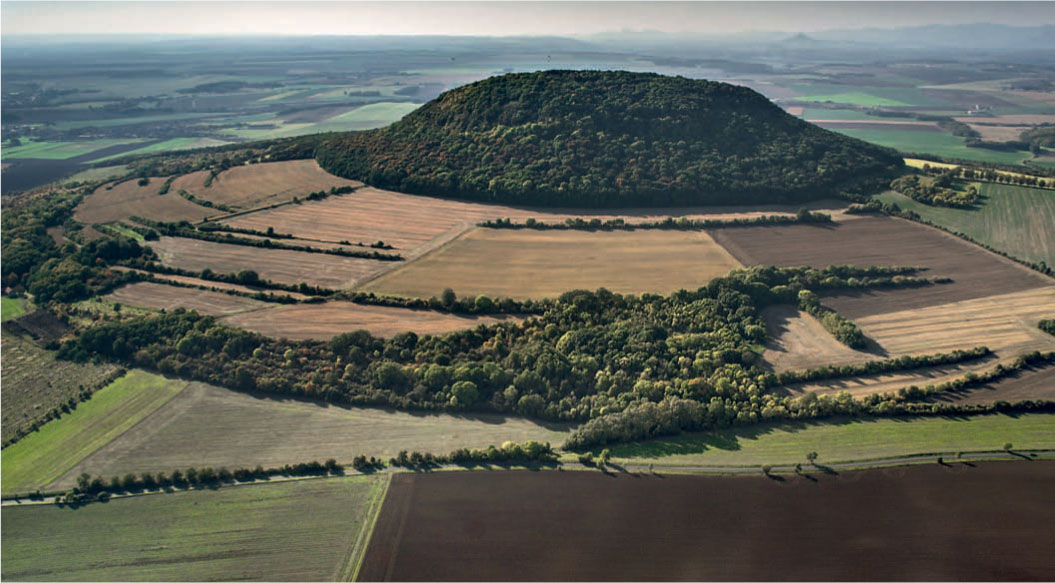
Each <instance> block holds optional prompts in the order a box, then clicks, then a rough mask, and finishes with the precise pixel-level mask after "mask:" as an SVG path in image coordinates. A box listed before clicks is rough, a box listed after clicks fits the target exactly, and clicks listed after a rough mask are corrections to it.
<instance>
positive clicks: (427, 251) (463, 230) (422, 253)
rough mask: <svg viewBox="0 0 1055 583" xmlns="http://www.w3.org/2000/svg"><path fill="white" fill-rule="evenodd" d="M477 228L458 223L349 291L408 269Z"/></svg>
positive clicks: (468, 223) (361, 281)
mask: <svg viewBox="0 0 1055 583" xmlns="http://www.w3.org/2000/svg"><path fill="white" fill-rule="evenodd" d="M476 228H477V227H476V225H475V224H474V223H472V222H470V221H465V222H463V223H458V224H457V225H454V226H453V227H451V228H450V229H447V230H446V231H444V232H443V233H441V234H440V235H438V236H436V237H435V238H433V239H432V240H431V241H429V242H428V243H426V244H424V245H422V246H421V247H418V248H417V249H415V250H414V251H413V252H408V253H407V254H406V255H404V256H403V259H404V260H403V261H388V262H385V263H392V264H393V265H389V266H386V268H382V269H381V270H379V271H377V272H376V273H373V274H370V275H368V276H366V277H364V278H362V279H360V280H359V281H357V282H356V283H355V285H353V286H351V287H350V288H348V289H353V290H354V289H361V288H362V287H363V286H364V285H366V284H368V283H371V282H373V281H376V280H378V279H380V278H382V277H384V276H386V275H388V274H389V273H392V272H394V271H397V270H398V269H400V268H402V267H407V266H408V265H410V264H412V263H414V262H415V261H417V260H418V259H423V258H425V257H427V256H429V255H432V254H433V253H436V252H437V251H439V250H440V249H443V248H444V247H446V246H448V245H450V244H451V243H454V242H455V241H457V240H458V239H461V238H463V237H465V236H466V235H468V234H469V233H471V232H473V231H474V230H475V229H476Z"/></svg>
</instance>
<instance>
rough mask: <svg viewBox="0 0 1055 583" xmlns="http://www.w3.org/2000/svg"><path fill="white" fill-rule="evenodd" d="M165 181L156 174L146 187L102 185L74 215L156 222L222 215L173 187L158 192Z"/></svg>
mask: <svg viewBox="0 0 1055 583" xmlns="http://www.w3.org/2000/svg"><path fill="white" fill-rule="evenodd" d="M164 183H165V179H164V178H158V177H154V178H151V179H150V184H147V185H146V186H139V182H138V181H136V180H128V181H125V182H122V183H121V184H118V185H117V186H114V187H113V188H112V189H111V190H107V189H106V187H105V186H101V187H99V188H97V189H96V190H95V192H93V193H92V194H90V195H88V196H87V197H85V198H84V200H83V201H82V202H81V204H80V205H78V206H77V209H76V210H75V211H74V213H73V218H75V219H77V220H78V221H80V222H82V223H87V224H96V223H109V222H114V221H127V220H128V218H129V217H131V216H139V217H144V218H148V219H151V220H155V221H200V220H202V219H204V218H206V217H212V216H217V215H220V214H223V213H221V212H220V211H218V210H216V209H211V208H207V207H203V206H201V205H197V204H194V203H193V202H191V201H189V200H187V199H185V198H183V197H182V196H180V195H179V194H176V189H174V188H171V189H169V191H168V193H166V194H158V191H159V190H161V186H162V185H163V184H164Z"/></svg>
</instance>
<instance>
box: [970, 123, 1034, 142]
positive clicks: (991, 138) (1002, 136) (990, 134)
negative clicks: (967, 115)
mask: <svg viewBox="0 0 1055 583" xmlns="http://www.w3.org/2000/svg"><path fill="white" fill-rule="evenodd" d="M968 125H969V126H970V127H971V129H972V130H974V131H976V132H978V133H979V134H980V135H981V138H982V139H983V140H985V141H987V142H1012V141H1015V140H1017V139H1018V138H1019V136H1021V135H1022V132H1024V131H1026V130H1028V129H1031V126H1005V125H989V124H980V123H972V124H968Z"/></svg>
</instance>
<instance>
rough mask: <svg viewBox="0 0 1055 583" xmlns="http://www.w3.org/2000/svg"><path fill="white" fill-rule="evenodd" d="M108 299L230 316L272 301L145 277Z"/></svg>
mask: <svg viewBox="0 0 1055 583" xmlns="http://www.w3.org/2000/svg"><path fill="white" fill-rule="evenodd" d="M105 299H106V300H107V301H111V302H119V303H122V304H128V305H130V306H139V307H141V308H151V309H154V310H174V309H176V308H185V309H187V310H195V311H197V312H199V313H201V314H205V315H208V316H227V315H230V314H237V313H239V312H245V311H251V310H260V309H263V308H268V307H270V306H271V304H268V303H266V302H261V301H257V300H254V299H251V298H247V297H243V296H235V295H229V294H225V293H222V292H215V291H208V290H198V289H191V288H185V287H176V286H172V285H165V284H163V283H154V282H149V281H142V282H138V283H133V284H129V285H126V286H123V287H120V288H118V289H116V290H114V291H112V292H110V293H109V294H107V295H106V296H105Z"/></svg>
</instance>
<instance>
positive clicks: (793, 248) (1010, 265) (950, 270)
mask: <svg viewBox="0 0 1055 583" xmlns="http://www.w3.org/2000/svg"><path fill="white" fill-rule="evenodd" d="M712 235H713V236H714V239H715V241H717V242H718V243H719V244H720V245H722V246H723V247H725V248H726V249H727V250H728V251H729V253H731V254H732V255H733V257H735V258H736V259H737V260H738V261H740V262H741V263H743V264H744V265H776V266H779V267H786V266H794V265H809V266H812V267H817V268H822V267H827V266H828V265H857V266H860V267H867V266H871V265H886V266H894V265H906V266H920V267H926V268H928V270H927V271H924V272H922V273H921V274H919V275H920V276H922V277H949V278H952V279H953V280H954V281H953V283H951V284H944V285H933V286H928V287H924V288H916V289H897V290H877V291H866V292H857V293H850V294H839V295H837V296H830V297H826V298H825V299H824V304H825V305H826V306H829V307H831V308H832V309H834V310H836V311H838V312H840V313H842V314H843V315H844V316H846V317H848V318H863V317H866V316H873V315H876V314H884V313H888V312H894V311H900V310H912V309H917V308H924V307H928V306H936V305H941V304H947V303H950V302H958V301H962V300H972V299H976V298H983V297H988V296H993V295H999V294H1005V293H1012V292H1017V291H1023V290H1027V289H1034V288H1037V287H1042V286H1046V285H1051V284H1052V281H1051V279H1049V278H1046V277H1044V276H1042V275H1040V274H1039V273H1036V272H1033V271H1030V270H1029V269H1027V268H1025V267H1023V266H1020V265H1018V264H1016V263H1014V262H1012V261H1010V260H1008V259H1004V258H1003V257H1000V256H998V255H995V254H993V253H990V252H988V251H986V250H985V249H982V248H981V247H978V246H977V245H972V244H971V243H967V242H965V241H962V240H960V239H957V238H956V237H953V236H952V235H949V234H946V233H943V232H941V231H939V230H937V229H934V228H931V227H927V226H925V225H920V224H917V223H913V222H910V221H906V220H901V219H893V218H889V217H875V218H862V219H855V220H851V221H846V222H844V223H839V224H837V225H831V226H814V225H791V226H778V227H748V228H742V229H717V230H715V231H713V232H712Z"/></svg>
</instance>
